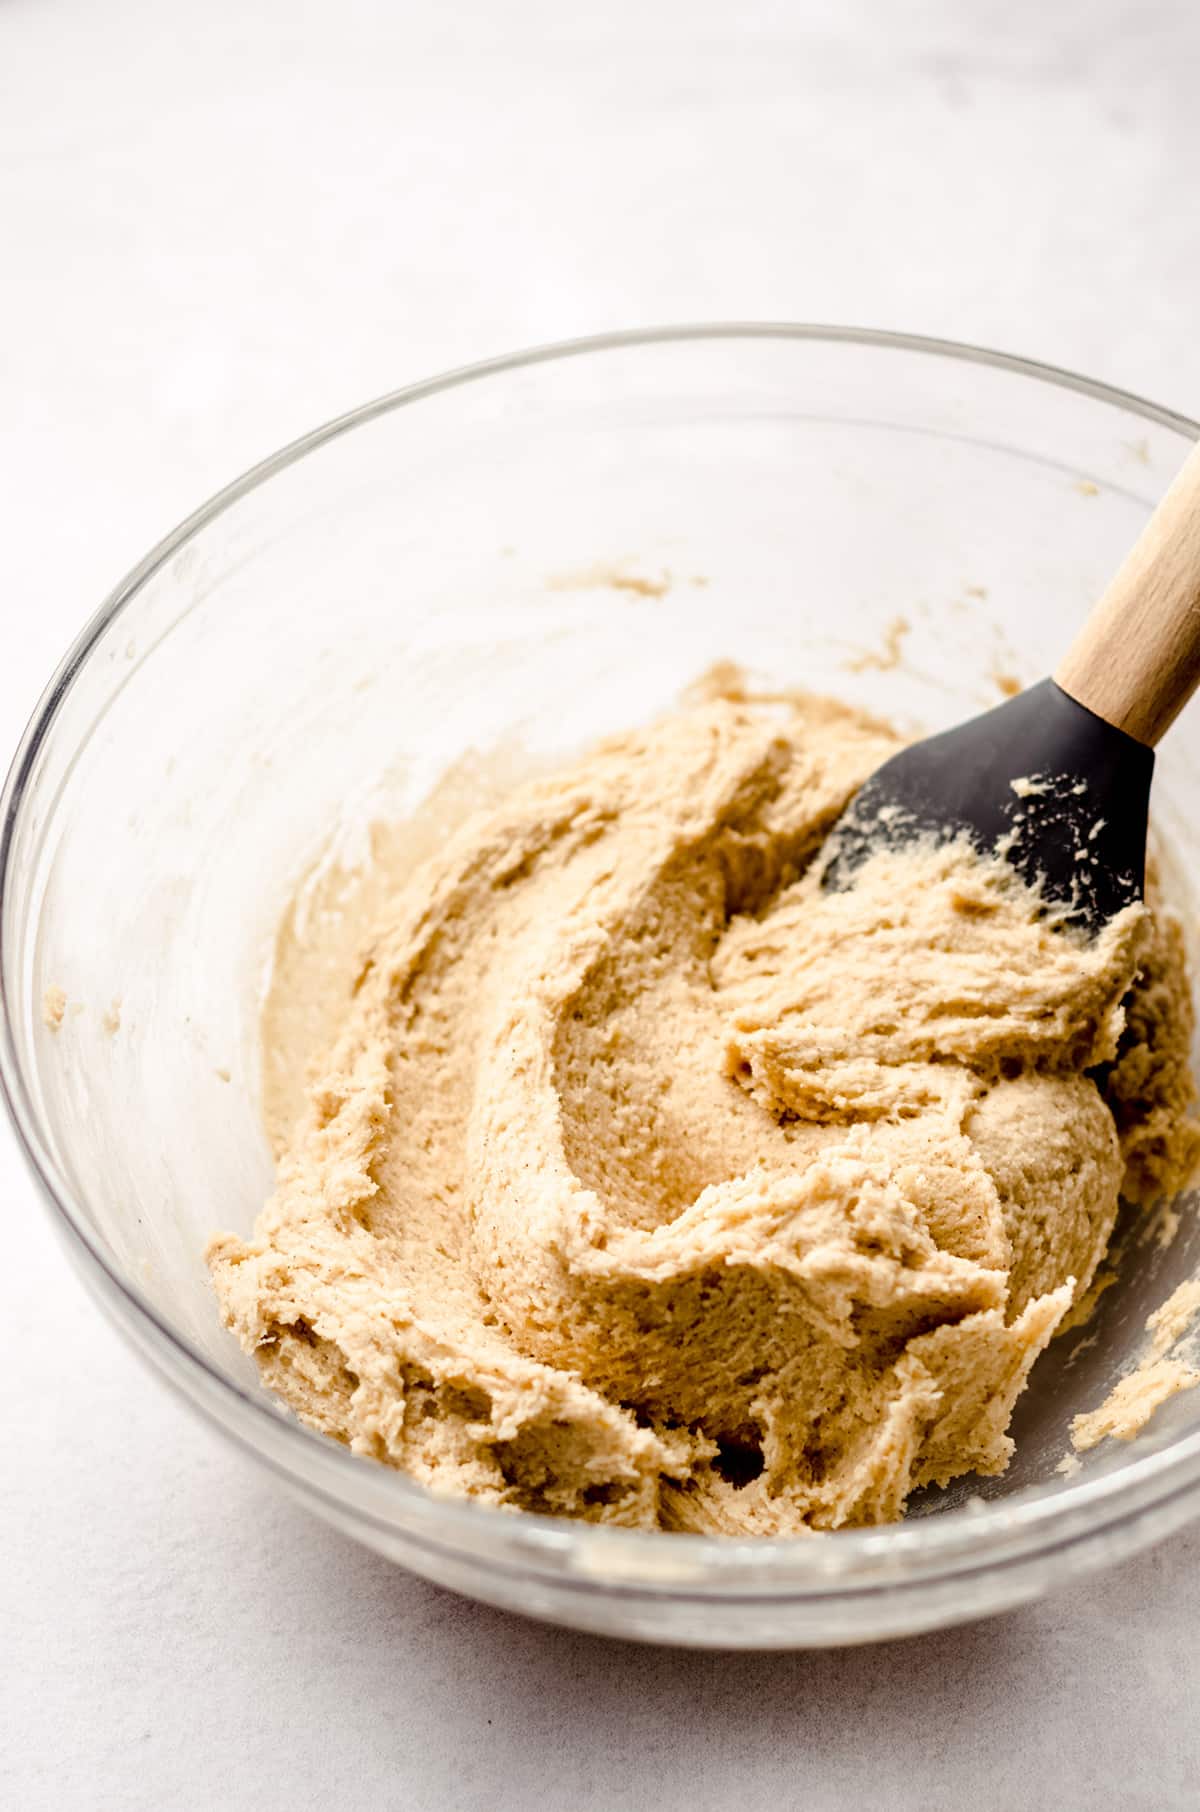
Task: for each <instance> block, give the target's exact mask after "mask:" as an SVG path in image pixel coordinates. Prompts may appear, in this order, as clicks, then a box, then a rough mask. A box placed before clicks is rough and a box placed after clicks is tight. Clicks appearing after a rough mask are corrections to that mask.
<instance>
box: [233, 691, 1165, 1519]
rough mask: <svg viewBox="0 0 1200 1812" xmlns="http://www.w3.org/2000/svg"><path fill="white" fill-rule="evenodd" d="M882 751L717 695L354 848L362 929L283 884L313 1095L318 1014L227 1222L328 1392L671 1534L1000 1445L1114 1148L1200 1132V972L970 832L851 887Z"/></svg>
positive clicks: (934, 1477) (517, 1504)
mask: <svg viewBox="0 0 1200 1812" xmlns="http://www.w3.org/2000/svg"><path fill="white" fill-rule="evenodd" d="M896 746H897V744H896V741H895V739H894V738H893V737H892V736H891V734H890V733H889V732H888V731H887V730H886V729H884V728H882V727H881V726H880V725H878V724H875V723H872V722H869V721H868V720H866V719H864V718H863V717H861V716H859V715H857V714H855V713H853V712H851V711H849V710H846V709H843V708H841V707H839V706H835V705H833V704H830V703H829V702H827V701H815V700H808V701H802V702H799V703H794V704H792V705H787V704H781V703H775V704H772V705H763V704H754V703H750V702H746V701H744V700H736V699H732V700H731V699H728V698H725V699H717V700H708V701H706V702H700V703H697V704H695V705H693V706H691V707H689V708H688V709H685V710H682V711H680V712H679V713H678V714H677V715H675V716H673V717H671V718H669V719H667V720H665V721H663V722H662V723H660V724H658V725H656V726H655V727H653V728H651V729H650V730H646V731H641V732H637V733H633V734H630V735H628V736H625V737H623V738H621V739H619V740H616V741H614V742H612V743H610V744H608V745H606V746H605V747H603V748H601V749H599V750H597V751H595V752H594V753H593V754H591V755H589V756H588V757H587V758H586V759H584V760H581V761H580V762H579V763H578V765H577V766H575V767H574V768H572V769H570V770H569V771H567V772H563V773H559V774H557V775H555V776H553V777H551V778H549V779H542V780H536V781H532V782H527V783H526V784H524V785H521V786H518V787H517V788H516V790H514V791H513V792H511V793H510V794H509V795H508V796H507V797H506V798H505V799H504V800H503V801H502V802H500V803H499V804H494V805H492V806H491V807H490V808H489V809H487V810H486V811H484V812H483V813H482V814H478V815H476V816H475V817H473V818H472V819H471V820H470V821H469V822H468V823H467V824H465V825H464V826H463V827H462V828H461V829H460V830H458V831H457V832H456V833H455V834H454V835H453V836H452V837H450V838H449V839H448V840H445V841H443V842H442V843H441V846H440V847H437V848H434V849H432V850H430V851H427V853H426V855H425V860H424V861H423V863H422V864H420V865H419V866H417V867H416V869H415V870H414V869H413V868H412V867H411V865H409V866H406V865H405V864H402V863H400V864H397V865H396V866H397V867H398V868H399V869H400V871H401V872H402V874H403V875H404V877H405V878H404V879H403V880H402V881H400V882H399V883H397V884H395V885H394V886H390V885H389V886H384V885H382V883H381V882H380V881H379V880H378V879H377V878H376V879H374V880H372V879H370V878H368V882H367V884H366V895H367V897H368V898H370V899H371V901H372V905H373V908H374V911H375V913H376V918H377V923H376V927H375V931H374V934H373V936H372V938H371V940H370V942H369V944H368V945H367V946H366V947H365V948H362V949H360V950H359V953H358V958H357V961H356V962H355V964H354V965H353V967H351V968H349V969H346V968H343V969H342V970H341V971H339V963H342V962H344V959H345V953H346V948H347V947H348V945H347V936H348V934H347V933H346V931H345V928H344V927H343V928H342V929H340V930H338V931H337V932H336V935H334V936H333V937H332V941H331V940H330V939H329V938H326V939H325V941H324V944H322V945H321V946H320V949H318V944H319V943H320V940H310V944H306V941H305V936H304V935H303V932H304V927H303V926H302V925H301V924H300V922H299V920H298V919H296V918H295V917H293V919H292V920H291V921H289V928H288V930H287V935H286V937H285V939H284V945H281V965H282V966H281V970H280V973H281V974H282V975H284V976H285V977H286V990H285V995H286V998H284V999H282V1000H281V999H280V998H279V993H278V986H277V989H276V998H275V1000H274V1004H273V1010H272V1013H271V1015H269V1017H268V1027H269V1030H270V1032H271V1034H272V1038H273V1043H272V1047H271V1048H270V1049H269V1050H268V1053H267V1074H268V1080H269V1082H271V1079H272V1078H273V1079H274V1080H273V1083H272V1085H271V1089H270V1090H269V1093H270V1096H271V1100H272V1102H273V1105H274V1107H275V1109H276V1111H277V1112H282V1117H283V1120H284V1121H287V1120H289V1118H290V1107H289V1111H288V1112H283V1109H284V1107H285V1105H288V1104H290V1103H292V1102H294V1101H295V1100H296V1099H297V1091H296V1089H295V1080H294V1079H296V1078H299V1077H301V1076H303V1074H304V1073H305V1067H306V1064H309V1063H310V1062H311V1060H312V1059H313V1048H312V1045H313V1040H314V1038H316V1037H317V1034H318V1033H320V1032H321V1030H322V1028H326V1027H327V1028H329V1031H328V1036H327V1038H326V1039H325V1041H324V1042H325V1048H324V1049H323V1051H321V1052H320V1053H318V1055H317V1058H316V1066H315V1069H314V1070H313V1072H312V1073H313V1076H314V1080H313V1084H312V1087H311V1089H310V1092H309V1096H308V1101H307V1105H306V1106H305V1108H304V1111H303V1112H302V1113H301V1114H300V1115H299V1116H298V1118H296V1119H295V1121H294V1123H293V1124H290V1125H286V1126H285V1127H284V1128H283V1130H282V1131H281V1132H280V1136H279V1151H280V1155H279V1167H278V1188H277V1191H276V1194H275V1195H274V1197H273V1198H272V1200H271V1201H270V1202H269V1203H268V1204H267V1206H266V1208H265V1209H264V1210H263V1213H262V1215H261V1216H260V1219H259V1222H258V1225H257V1227H256V1229H255V1233H254V1236H253V1238H252V1239H250V1240H246V1241H244V1240H241V1239H238V1238H235V1237H234V1236H233V1235H222V1236H220V1237H218V1238H217V1239H215V1240H214V1241H213V1243H212V1246H211V1249H210V1255H209V1256H210V1262H211V1265H212V1271H213V1276H214V1279H215V1283H216V1289H217V1293H218V1297H219V1300H220V1304H221V1309H222V1312H223V1314H224V1316H225V1319H226V1321H227V1323H228V1325H229V1327H230V1328H231V1329H232V1330H233V1331H234V1332H235V1333H236V1335H237V1336H238V1338H239V1340H240V1341H241V1342H242V1344H243V1345H244V1346H245V1347H246V1349H247V1350H248V1351H250V1352H252V1353H253V1354H254V1355H255V1357H256V1359H257V1360H258V1363H259V1366H260V1368H261V1371H262V1375H263V1378H264V1380H265V1382H266V1383H267V1384H268V1385H269V1386H270V1387H271V1388H272V1389H273V1390H275V1391H277V1392H278V1393H279V1394H280V1396H282V1397H283V1398H284V1399H285V1400H286V1401H287V1402H288V1403H289V1404H290V1405H291V1406H292V1408H293V1409H294V1410H295V1411H296V1412H297V1413H298V1414H299V1415H300V1416H301V1417H302V1418H303V1419H304V1420H305V1421H306V1422H308V1423H309V1424H311V1425H312V1426H313V1427H314V1428H317V1429H320V1430H323V1431H324V1432H326V1433H327V1434H330V1435H332V1436H334V1437H335V1438H336V1439H337V1440H339V1441H343V1442H346V1443H348V1444H349V1445H350V1446H351V1447H352V1448H353V1449H354V1450H355V1451H356V1452H357V1453H360V1454H364V1455H370V1456H372V1457H374V1458H376V1459H379V1460H382V1461H384V1462H386V1463H387V1464H390V1465H393V1466H396V1467H400V1468H402V1469H404V1470H405V1471H406V1472H408V1473H410V1474H411V1475H412V1476H413V1477H414V1478H417V1479H419V1480H421V1481H422V1482H423V1483H424V1484H426V1485H428V1486H430V1487H432V1488H434V1489H436V1490H443V1491H448V1492H454V1493H465V1494H468V1495H470V1496H472V1497H474V1498H477V1499H480V1500H483V1501H485V1502H488V1503H491V1504H494V1505H502V1506H504V1507H506V1508H510V1509H513V1510H536V1511H543V1512H549V1513H552V1514H563V1515H568V1516H574V1517H583V1518H587V1519H588V1520H591V1521H605V1522H614V1523H620V1524H626V1525H630V1526H637V1527H643V1528H663V1529H696V1530H712V1531H724V1532H728V1533H731V1534H763V1535H766V1534H778V1533H784V1534H791V1533H799V1532H803V1531H805V1530H809V1529H830V1528H836V1527H839V1526H841V1525H844V1524H862V1523H876V1522H884V1521H887V1520H889V1519H892V1518H895V1517H897V1516H899V1515H900V1514H901V1512H902V1510H903V1507H904V1503H905V1499H906V1497H907V1495H908V1494H909V1493H910V1492H911V1491H912V1490H913V1489H914V1488H915V1487H917V1486H919V1485H922V1484H924V1483H926V1482H929V1481H937V1482H944V1481H947V1480H949V1479H952V1478H954V1477H955V1476H957V1475H959V1474H962V1473H965V1472H969V1471H973V1472H982V1473H994V1472H999V1471H1001V1470H1003V1468H1004V1466H1005V1465H1006V1463H1007V1460H1008V1457H1009V1453H1010V1449H1011V1443H1010V1441H1009V1438H1008V1436H1007V1434H1006V1429H1007V1426H1008V1422H1009V1418H1010V1414H1011V1411H1012V1407H1013V1403H1014V1401H1015V1399H1016V1397H1017V1395H1018V1393H1019V1392H1020V1390H1021V1389H1022V1387H1023V1385H1024V1383H1025V1381H1026V1378H1027V1376H1028V1373H1029V1368H1030V1366H1031V1365H1032V1363H1033V1361H1034V1359H1035V1358H1036V1357H1037V1355H1038V1353H1039V1352H1040V1351H1041V1350H1042V1348H1043V1347H1044V1346H1045V1345H1046V1342H1047V1341H1048V1340H1049V1339H1050V1337H1051V1335H1052V1334H1053V1333H1054V1331H1055V1329H1056V1328H1057V1327H1058V1325H1059V1324H1060V1322H1061V1321H1062V1320H1063V1318H1064V1316H1066V1315H1067V1313H1068V1312H1069V1310H1070V1308H1071V1306H1072V1304H1073V1302H1075V1301H1076V1300H1077V1299H1078V1298H1079V1297H1081V1296H1082V1295H1083V1293H1084V1292H1085V1291H1086V1289H1087V1287H1088V1285H1089V1283H1090V1281H1091V1279H1092V1276H1093V1273H1094V1271H1095V1269H1096V1266H1097V1263H1098V1261H1099V1259H1100V1257H1101V1256H1102V1254H1103V1253H1104V1250H1105V1246H1106V1243H1107V1241H1108V1238H1109V1234H1110V1231H1111V1228H1112V1224H1113V1218H1114V1214H1115V1211H1116V1204H1117V1196H1118V1191H1119V1190H1120V1188H1121V1186H1122V1179H1123V1178H1124V1179H1125V1185H1124V1186H1125V1188H1126V1190H1127V1191H1128V1192H1129V1193H1131V1194H1132V1195H1133V1196H1134V1197H1136V1198H1138V1199H1141V1200H1145V1201H1151V1200H1153V1199H1155V1198H1157V1197H1158V1196H1159V1195H1161V1194H1162V1193H1163V1192H1164V1191H1170V1190H1173V1189H1175V1188H1176V1187H1177V1186H1178V1185H1179V1183H1180V1181H1181V1179H1182V1177H1183V1175H1184V1173H1185V1172H1186V1171H1187V1170H1188V1169H1189V1168H1190V1166H1191V1164H1192V1161H1193V1158H1194V1156H1195V1150H1196V1130H1195V1128H1194V1126H1193V1125H1192V1123H1191V1122H1190V1120H1189V1119H1188V1117H1187V1111H1188V1108H1189V1106H1190V1103H1191V1099H1192V1085H1191V1081H1190V1077H1189V1075H1188V1071H1187V1059H1186V1051H1187V1047H1188V1042H1189V1038H1190V1031H1191V1005H1190V1000H1189V997H1188V993H1187V989H1186V986H1185V981H1184V976H1183V968H1182V956H1181V939H1180V935H1179V929H1178V926H1177V924H1176V923H1175V921H1174V920H1173V919H1172V917H1171V916H1170V915H1169V914H1167V913H1164V912H1157V913H1155V912H1151V911H1148V910H1146V909H1143V908H1140V907H1138V908H1133V909H1130V910H1129V911H1127V912H1125V913H1124V914H1122V916H1121V917H1120V918H1119V919H1117V920H1116V921H1115V922H1114V923H1113V924H1111V925H1110V926H1108V927H1107V928H1106V929H1105V931H1104V932H1103V933H1102V935H1100V936H1099V937H1098V938H1096V939H1095V940H1094V941H1092V942H1086V941H1084V940H1082V939H1081V938H1079V937H1077V936H1075V935H1074V934H1072V933H1070V932H1067V931H1065V930H1063V929H1062V928H1056V927H1055V926H1054V925H1053V924H1052V923H1051V922H1049V920H1048V919H1047V917H1046V915H1045V914H1043V913H1040V912H1039V911H1038V909H1037V902H1036V900H1035V899H1034V897H1033V896H1032V895H1031V894H1030V893H1029V892H1028V890H1026V889H1025V888H1023V887H1022V886H1020V885H1019V884H1018V883H1017V882H1016V881H1015V880H1013V879H1012V878H1011V876H1009V874H1008V871H1006V870H1003V869H1001V868H1000V867H998V866H995V865H993V866H991V867H985V866H984V865H983V864H981V863H980V862H978V861H977V860H976V859H975V858H973V857H972V856H970V855H969V854H968V853H966V852H964V851H963V850H961V849H958V850H944V849H943V850H940V851H939V850H926V851H923V852H909V853H907V854H905V855H903V856H880V857H878V858H876V859H875V860H874V861H873V862H872V863H871V864H870V865H869V866H868V867H867V868H866V869H865V870H864V871H863V872H862V874H861V876H860V880H859V884H858V885H857V886H856V887H855V888H854V889H853V890H852V891H850V892H848V893H845V894H840V895H834V894H825V893H822V891H821V890H820V888H819V885H818V881H817V874H816V870H815V868H814V866H813V862H814V858H815V857H816V856H817V855H818V853H819V851H820V848H821V844H822V840H823V838H824V835H825V833H826V831H827V829H828V827H829V825H830V823H831V822H832V820H833V819H834V818H835V817H836V816H837V814H838V813H839V812H840V811H841V809H842V807H843V806H844V804H845V802H846V800H847V799H848V798H849V796H850V795H851V794H852V792H853V791H854V789H855V788H856V786H857V785H858V784H859V783H860V782H861V780H862V779H863V778H864V777H865V776H866V775H867V774H868V773H869V772H870V771H871V770H872V769H873V768H874V767H875V766H877V765H878V763H879V762H880V760H882V759H883V758H884V757H886V756H887V755H888V754H890V753H891V752H892V751H893V749H894V748H895V747H896ZM333 916H334V917H335V918H336V916H337V915H336V912H335V913H333ZM339 939H340V942H339ZM284 946H286V948H285V947H284ZM331 951H333V953H334V954H333V957H332V958H331V956H330V952H331ZM339 953H340V954H339ZM335 1022H336V1023H335ZM320 1041H321V1040H319V1039H318V1042H320ZM289 1078H290V1079H292V1081H291V1084H290V1086H289V1084H288V1082H287V1079H289Z"/></svg>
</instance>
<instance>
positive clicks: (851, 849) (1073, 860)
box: [823, 679, 1154, 927]
mask: <svg viewBox="0 0 1200 1812" xmlns="http://www.w3.org/2000/svg"><path fill="white" fill-rule="evenodd" d="M1153 772H1154V751H1153V749H1148V748H1146V747H1145V746H1144V745H1143V744H1142V743H1140V742H1136V741H1135V740H1134V738H1133V737H1132V736H1127V735H1126V734H1125V732H1124V731H1123V730H1114V729H1113V727H1112V725H1111V724H1106V723H1105V722H1104V720H1103V718H1100V717H1097V716H1095V715H1094V713H1093V712H1091V711H1088V710H1086V709H1085V707H1084V706H1083V705H1079V704H1076V702H1075V700H1074V699H1073V698H1071V697H1069V695H1068V694H1067V693H1065V692H1064V691H1063V690H1062V688H1061V687H1060V686H1057V685H1055V683H1054V681H1053V680H1049V679H1047V680H1042V681H1041V683H1040V684H1039V685H1036V686H1032V687H1030V689H1029V690H1028V691H1027V692H1021V693H1018V695H1017V696H1016V698H1011V699H1009V700H1008V701H1007V703H1005V704H1003V705H998V706H997V707H996V709H995V710H994V711H985V712H984V713H983V715H982V716H981V717H973V718H972V719H971V720H970V722H969V723H965V724H960V725H959V727H958V728H957V729H955V730H946V731H944V732H943V733H942V735H940V736H931V737H929V738H928V739H927V740H926V741H925V742H918V743H914V744H913V746H912V747H911V748H909V749H904V750H902V751H901V753H900V754H899V755H894V756H893V757H892V759H891V760H890V761H887V762H885V763H884V765H883V766H882V767H881V768H879V769H878V770H877V771H876V772H875V773H874V774H872V775H871V777H870V779H869V780H868V781H867V782H866V783H865V785H864V786H863V787H862V788H861V789H860V791H859V792H858V793H857V794H856V795H855V797H854V799H853V800H852V801H851V803H850V805H849V807H848V808H847V810H846V812H845V813H844V815H843V816H842V818H841V820H840V822H839V823H838V825H837V827H836V828H835V830H834V832H833V835H832V837H831V839H830V842H829V844H828V845H827V850H828V855H827V860H826V866H825V869H824V874H823V884H824V885H825V886H826V887H830V888H835V889H837V888H843V887H847V886H849V885H850V884H851V883H852V881H853V878H854V872H855V870H856V869H858V868H860V867H861V866H862V864H863V862H865V861H866V860H867V858H868V856H870V855H872V854H873V853H874V852H875V851H876V850H878V849H880V848H881V847H896V846H900V845H903V844H905V843H910V842H913V841H915V840H916V839H918V838H924V837H927V836H929V835H930V834H932V835H933V836H935V837H937V838H939V839H941V840H943V841H949V840H951V839H953V838H955V837H958V836H962V835H965V836H967V837H969V838H970V840H971V842H972V843H973V844H974V845H975V847H976V848H977V849H979V850H980V851H981V852H982V853H984V854H988V855H990V854H996V853H998V854H1000V855H1002V856H1003V857H1004V859H1005V860H1006V861H1007V862H1009V864H1010V865H1011V866H1012V867H1013V868H1015V869H1016V870H1017V872H1018V873H1019V874H1020V875H1022V876H1023V877H1024V878H1025V880H1027V881H1028V882H1029V883H1030V884H1031V885H1033V886H1039V887H1040V888H1041V889H1042V892H1043V894H1044V896H1045V897H1046V898H1047V899H1049V900H1054V901H1056V902H1060V903H1061V904H1062V905H1064V906H1066V907H1067V908H1068V909H1069V910H1070V912H1071V914H1072V916H1074V917H1077V918H1078V919H1079V920H1080V922H1081V923H1083V924H1086V925H1088V926H1090V927H1095V926H1097V925H1100V924H1102V923H1103V922H1104V921H1105V920H1106V919H1109V918H1112V917H1113V916H1114V914H1116V913H1118V912H1119V911H1120V910H1121V909H1122V907H1124V906H1128V905H1130V904H1131V902H1133V901H1134V900H1139V899H1141V897H1142V889H1143V885H1144V882H1145V869H1146V817H1147V812H1148V809H1149V803H1150V778H1151V775H1152V774H1153Z"/></svg>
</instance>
